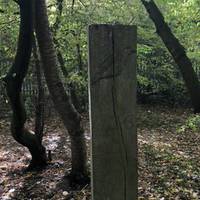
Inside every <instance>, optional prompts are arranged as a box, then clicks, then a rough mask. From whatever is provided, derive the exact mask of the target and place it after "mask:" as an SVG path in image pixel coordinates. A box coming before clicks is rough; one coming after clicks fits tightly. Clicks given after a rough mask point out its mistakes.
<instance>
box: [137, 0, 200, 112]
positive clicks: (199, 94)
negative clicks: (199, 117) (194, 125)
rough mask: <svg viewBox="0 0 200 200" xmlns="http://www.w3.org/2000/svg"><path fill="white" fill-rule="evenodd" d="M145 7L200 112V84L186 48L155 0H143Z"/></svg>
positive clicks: (195, 109)
mask: <svg viewBox="0 0 200 200" xmlns="http://www.w3.org/2000/svg"><path fill="white" fill-rule="evenodd" d="M141 1H142V3H143V5H144V6H145V8H146V10H147V12H148V13H149V16H150V18H151V19H152V21H153V22H154V24H155V27H156V30H157V33H158V35H159V36H160V37H161V39H162V40H163V42H164V44H165V46H166V47H167V49H168V50H169V52H170V53H171V55H172V57H173V59H174V61H175V62H176V64H177V65H178V66H179V69H180V71H181V73H182V76H183V79H184V81H185V84H186V87H187V89H188V91H189V93H190V97H191V101H192V105H193V108H194V112H195V113H199V112H200V82H199V80H198V77H197V75H196V73H195V71H194V69H193V67H192V62H191V61H190V59H189V58H188V57H187V55H186V52H185V49H184V47H183V46H182V45H181V44H180V42H179V40H178V39H177V38H176V37H175V36H174V35H173V33H172V31H171V29H170V28H169V26H168V24H167V23H166V22H165V20H164V17H163V15H162V13H161V12H160V10H159V9H158V7H157V5H156V4H155V3H154V1H153V0H148V1H147V0H141Z"/></svg>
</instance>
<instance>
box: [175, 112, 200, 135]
mask: <svg viewBox="0 0 200 200" xmlns="http://www.w3.org/2000/svg"><path fill="white" fill-rule="evenodd" d="M186 130H190V131H193V132H199V131H200V115H199V114H196V115H192V116H190V117H189V118H188V119H187V120H186V122H185V124H184V125H182V126H181V127H180V128H179V129H178V130H177V132H178V133H181V132H184V131H186Z"/></svg>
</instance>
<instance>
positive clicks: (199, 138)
mask: <svg viewBox="0 0 200 200" xmlns="http://www.w3.org/2000/svg"><path fill="white" fill-rule="evenodd" d="M189 116H191V111H190V110H186V109H172V108H168V107H155V106H154V107H152V106H151V107H149V106H140V107H139V108H138V117H137V118H138V119H137V124H138V144H139V153H138V155H139V171H138V173H139V199H140V200H143V199H146V200H168V199H169V200H198V199H200V132H199V131H191V130H189V129H185V130H183V131H181V132H180V131H177V130H179V129H180V128H181V127H182V126H183V124H184V123H185V121H186V119H187V118H188V117H189ZM33 124H34V123H33V121H32V120H30V121H29V123H28V125H29V127H33ZM84 126H85V130H86V140H87V145H89V143H90V138H91V137H90V133H89V122H88V117H87V116H85V117H84ZM0 136H1V137H0V199H1V200H9V199H14V200H37V199H38V200H42V199H45V200H46V199H52V200H59V199H61V200H62V199H69V200H90V199H91V192H90V186H89V185H87V186H85V187H84V188H79V190H76V191H73V190H72V189H70V188H69V187H68V186H67V185H66V184H65V179H64V177H65V174H66V173H67V172H69V171H70V148H69V143H70V142H69V137H68V136H67V132H66V130H65V129H64V127H63V125H62V123H61V122H60V120H59V119H49V120H48V121H47V122H46V126H45V136H44V145H45V146H46V148H47V150H51V152H52V159H53V160H52V162H51V163H50V164H49V165H48V166H47V168H46V170H43V171H41V172H37V173H36V172H25V171H24V169H25V168H26V166H27V165H28V163H29V160H30V155H29V153H28V151H27V150H26V149H25V148H23V147H22V146H20V145H18V144H17V143H16V142H15V141H14V140H13V138H12V137H11V134H10V131H9V120H0ZM88 149H89V148H88ZM88 155H89V152H88ZM89 162H90V161H88V164H89Z"/></svg>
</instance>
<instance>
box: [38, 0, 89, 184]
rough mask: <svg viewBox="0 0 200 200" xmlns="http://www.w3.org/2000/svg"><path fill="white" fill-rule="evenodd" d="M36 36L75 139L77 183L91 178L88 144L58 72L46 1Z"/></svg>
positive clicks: (53, 93)
mask: <svg viewBox="0 0 200 200" xmlns="http://www.w3.org/2000/svg"><path fill="white" fill-rule="evenodd" d="M35 10H36V35H37V40H38V44H39V49H40V54H41V58H42V62H43V69H44V74H45V78H46V81H47V85H48V88H49V92H50V94H51V96H52V99H53V102H54V105H55V108H56V110H57V111H58V113H59V114H60V116H61V118H62V120H63V123H64V125H65V127H66V128H67V130H68V132H69V135H70V138H71V152H72V172H71V177H72V178H73V180H74V181H77V182H78V181H80V180H81V181H82V180H83V179H85V178H86V179H87V167H86V144H85V138H84V130H83V128H82V126H81V116H80V115H79V113H78V112H77V111H76V109H75V108H74V106H73V105H72V103H71V100H70V97H69V95H68V94H67V93H66V91H65V88H64V86H63V84H62V82H61V79H60V77H59V72H58V68H57V67H58V63H57V55H56V51H55V48H54V44H53V38H52V35H51V32H50V28H49V22H48V16H47V9H46V4H45V0H36V9H35Z"/></svg>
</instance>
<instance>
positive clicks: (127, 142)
mask: <svg viewBox="0 0 200 200" xmlns="http://www.w3.org/2000/svg"><path fill="white" fill-rule="evenodd" d="M136 37H137V33H136V27H134V26H123V25H91V26H90V27H89V91H90V92H89V93H90V95H89V96H90V120H91V121H90V122H91V123H90V124H91V132H92V195H93V200H136V199H137V134H136V124H135V120H136Z"/></svg>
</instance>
